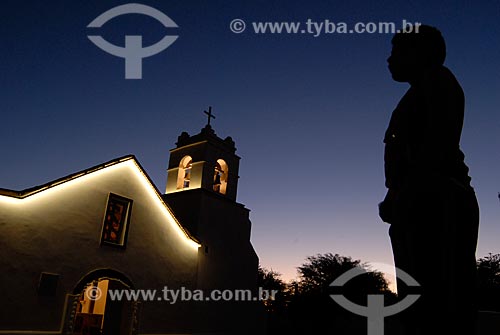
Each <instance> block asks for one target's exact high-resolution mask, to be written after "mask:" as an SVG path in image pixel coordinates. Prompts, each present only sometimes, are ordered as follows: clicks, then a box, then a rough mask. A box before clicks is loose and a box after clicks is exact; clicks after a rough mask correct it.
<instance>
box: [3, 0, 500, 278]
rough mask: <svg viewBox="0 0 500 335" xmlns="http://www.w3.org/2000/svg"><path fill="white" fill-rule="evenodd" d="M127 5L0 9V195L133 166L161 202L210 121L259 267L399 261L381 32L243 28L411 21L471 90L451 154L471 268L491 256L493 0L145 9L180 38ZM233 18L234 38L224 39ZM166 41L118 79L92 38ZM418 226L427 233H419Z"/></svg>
mask: <svg viewBox="0 0 500 335" xmlns="http://www.w3.org/2000/svg"><path fill="white" fill-rule="evenodd" d="M126 3H128V2H126V1H68V0H64V1H63V0H60V1H56V0H51V1H41V0H40V1H19V0H8V1H2V2H1V9H0V39H1V44H0V45H1V53H0V87H1V90H0V104H1V105H0V106H1V122H0V143H1V144H0V155H1V157H2V164H0V188H7V189H14V190H21V189H25V188H29V187H32V186H36V185H40V184H44V183H46V182H49V181H51V180H54V179H57V178H60V177H63V176H65V175H68V174H70V173H73V172H77V171H80V170H83V169H85V168H88V167H91V166H93V165H97V164H99V163H103V162H106V161H108V160H111V159H114V158H117V157H119V156H123V155H126V154H134V155H135V156H136V157H137V159H138V160H139V162H140V163H141V164H142V166H143V167H144V168H145V170H146V172H147V173H148V174H149V176H150V177H151V178H152V180H153V181H154V183H155V184H156V186H157V187H158V189H160V191H162V192H164V190H165V183H166V175H167V174H166V169H167V164H168V158H169V150H170V149H172V148H174V147H175V142H176V141H177V137H178V136H179V135H180V133H181V132H183V131H187V132H188V133H189V134H191V135H192V134H196V133H198V132H199V131H200V130H201V128H203V127H204V126H205V124H206V116H205V115H204V114H203V111H204V110H205V109H207V108H208V106H212V108H213V112H214V114H215V116H216V119H215V120H214V121H212V126H213V128H214V129H215V131H216V133H217V134H218V135H219V136H220V137H222V138H225V137H226V136H231V137H232V138H233V140H234V141H235V142H236V147H237V154H238V155H239V156H240V157H241V158H242V159H241V162H240V171H239V175H240V179H239V186H238V202H240V203H243V204H245V206H246V207H247V208H249V209H250V210H251V212H250V219H251V221H252V224H253V226H252V237H251V240H252V243H253V245H254V248H255V249H256V252H257V254H258V256H259V257H260V262H261V264H262V265H263V266H264V267H266V268H270V269H271V268H272V269H273V270H275V271H278V272H280V273H282V274H283V278H284V279H286V280H288V279H293V278H294V277H295V276H296V267H297V266H299V265H301V264H302V263H303V262H304V261H305V258H306V257H307V256H310V255H314V254H317V253H326V252H331V253H338V254H341V255H344V256H351V257H353V258H356V259H360V260H362V261H365V262H382V263H387V264H393V259H392V252H391V247H390V242H389V238H388V233H387V231H388V228H389V226H388V225H387V224H385V223H383V222H382V221H381V220H380V219H379V217H378V209H377V204H378V203H379V202H380V201H381V200H382V199H383V197H384V195H385V187H384V174H383V149H384V147H383V142H382V139H383V135H384V132H385V129H386V127H387V124H388V121H389V117H390V115H391V112H392V110H393V109H394V108H395V106H396V104H397V103H398V101H399V99H400V98H401V96H402V95H403V94H404V92H405V91H406V90H407V89H408V84H403V83H397V82H394V81H393V80H392V79H391V76H390V74H389V72H388V69H387V62H386V59H387V57H388V56H389V54H390V50H391V42H390V41H391V37H392V34H384V33H373V34H369V33H364V34H354V33H353V34H342V33H325V32H323V33H322V34H320V35H318V36H316V37H315V36H314V34H308V33H297V34H287V33H284V32H282V33H281V34H271V33H267V34H257V33H255V32H254V30H253V25H252V23H253V22H301V24H302V26H301V27H305V24H306V22H307V21H308V19H311V20H312V21H314V22H317V23H321V22H325V20H329V22H334V23H339V22H345V23H346V24H347V26H348V27H349V28H353V27H354V25H355V24H356V23H357V22H362V23H365V24H366V23H369V22H374V23H378V22H394V23H395V24H396V26H397V27H398V28H399V27H400V26H401V22H402V21H403V20H406V21H408V22H421V23H425V24H429V25H433V26H435V27H437V28H439V29H440V30H441V31H442V33H443V36H444V38H445V40H446V43H447V51H448V54H447V59H446V62H445V65H446V66H447V67H449V68H450V69H451V70H452V71H453V73H454V74H455V75H456V77H457V79H458V80H459V82H460V83H461V85H462V87H463V89H464V91H465V96H466V111H465V123H464V129H463V133H462V141H461V145H462V149H463V151H464V152H465V155H466V163H467V164H468V166H469V167H470V175H471V177H472V184H473V186H474V188H475V190H476V193H477V196H478V200H479V205H480V210H481V222H480V234H479V242H478V249H477V256H478V257H484V256H486V255H487V254H488V253H489V252H491V253H500V203H499V199H498V196H497V193H498V192H499V191H500V113H499V107H500V85H499V82H500V80H499V79H500V44H499V43H498V42H499V36H500V2H498V1H477V2H472V1H439V2H438V1H406V2H402V1H308V2H306V1H205V0H200V1H186V0H179V1H167V0H165V1H149V0H144V1H139V3H141V4H145V5H148V6H152V7H154V8H156V9H158V10H160V11H161V12H163V13H165V14H166V15H168V17H170V18H171V19H172V20H173V21H174V22H175V23H176V24H177V25H178V28H165V27H164V26H163V25H162V24H161V23H160V22H159V21H157V20H155V19H154V18H151V17H148V16H145V15H140V14H128V15H123V16H120V17H116V18H114V19H112V20H110V21H108V22H107V23H106V24H104V25H103V26H102V27H101V28H87V25H88V24H89V23H90V22H91V21H92V20H94V19H95V18H96V17H97V16H99V15H100V14H101V13H103V12H105V11H106V10H108V9H111V8H113V7H115V6H118V5H121V4H126ZM234 19H241V20H244V21H245V22H246V30H245V31H243V32H241V33H234V32H232V31H231V30H230V23H231V21H232V20H234ZM166 34H167V35H178V36H179V37H178V39H177V40H176V41H175V42H174V43H173V44H172V45H171V46H169V47H168V48H167V49H166V50H164V51H163V52H161V53H159V54H157V55H154V56H152V57H149V58H145V59H143V64H142V79H136V80H132V79H125V76H124V73H125V72H124V69H125V62H124V59H123V58H119V57H115V56H112V55H110V54H108V53H106V52H104V51H103V50H101V49H99V48H98V47H97V46H95V45H94V44H93V43H92V42H91V41H90V40H89V39H88V38H87V35H101V36H102V37H103V38H105V39H106V40H108V41H109V42H110V43H113V44H116V45H121V46H123V45H124V41H125V35H142V36H143V37H142V39H143V45H144V46H149V45H151V44H154V43H156V42H157V41H159V40H160V39H161V38H163V36H165V35H166ZM422 226H423V227H424V228H430V227H425V222H422Z"/></svg>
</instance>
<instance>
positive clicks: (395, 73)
mask: <svg viewBox="0 0 500 335" xmlns="http://www.w3.org/2000/svg"><path fill="white" fill-rule="evenodd" d="M445 58H446V44H445V42H444V39H443V36H442V35H441V32H440V31H439V30H437V29H436V28H434V27H431V26H426V25H419V26H414V27H413V29H411V30H409V29H406V30H404V31H401V32H398V33H397V34H396V35H394V37H393V38H392V52H391V55H390V56H389V58H388V59H387V62H388V63H389V70H390V71H391V74H392V78H393V79H394V80H396V81H400V82H411V81H413V80H415V79H416V78H417V77H418V75H419V74H421V73H422V72H423V71H425V70H427V69H431V68H436V67H439V66H441V65H443V63H444V60H445Z"/></svg>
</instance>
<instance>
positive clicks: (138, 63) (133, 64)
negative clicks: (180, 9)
mask: <svg viewBox="0 0 500 335" xmlns="http://www.w3.org/2000/svg"><path fill="white" fill-rule="evenodd" d="M124 14H143V15H147V16H150V17H152V18H155V19H156V20H158V21H159V22H160V23H161V24H163V25H164V26H165V27H166V28H178V26H177V24H176V23H175V22H174V21H173V20H172V19H171V18H169V17H168V16H167V15H165V14H164V13H162V12H160V11H159V10H157V9H155V8H153V7H149V6H146V5H141V4H136V3H130V4H126V5H121V6H117V7H114V8H111V9H110V10H107V11H106V12H104V13H102V14H101V15H99V16H98V17H96V18H95V19H94V20H93V21H92V22H90V24H89V25H88V26H87V28H100V27H102V25H104V24H105V23H106V22H108V21H109V20H111V19H112V18H115V17H117V16H120V15H124ZM87 37H88V38H89V39H90V40H91V41H92V43H94V44H95V45H97V46H98V47H99V48H101V49H102V50H104V51H106V52H107V53H109V54H111V55H113V56H117V57H121V58H125V79H142V59H143V58H146V57H151V56H153V55H156V54H157V53H160V52H162V51H163V50H165V49H166V48H168V47H169V46H170V45H171V44H172V43H174V42H175V40H176V39H177V37H179V36H172V35H166V36H164V37H163V38H162V39H161V40H160V41H158V42H157V43H155V44H153V45H150V46H147V47H144V48H143V47H142V36H140V35H125V47H121V46H118V45H114V44H111V43H109V42H108V41H106V40H105V39H104V38H102V37H101V36H99V35H89V36H87Z"/></svg>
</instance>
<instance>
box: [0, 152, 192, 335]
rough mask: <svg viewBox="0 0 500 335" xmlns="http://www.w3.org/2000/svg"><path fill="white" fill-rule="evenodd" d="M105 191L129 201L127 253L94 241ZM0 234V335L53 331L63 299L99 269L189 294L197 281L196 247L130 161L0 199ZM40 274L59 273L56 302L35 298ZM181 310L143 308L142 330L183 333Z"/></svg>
mask: <svg viewBox="0 0 500 335" xmlns="http://www.w3.org/2000/svg"><path fill="white" fill-rule="evenodd" d="M110 192H111V193H114V194H116V195H119V196H122V197H125V198H128V199H131V200H133V203H132V208H131V213H130V223H129V227H128V236H127V237H128V238H127V241H126V247H125V248H117V247H113V246H109V245H101V243H100V241H101V232H102V228H103V219H104V215H105V211H106V204H107V200H108V195H109V193H110ZM0 194H1V193H0ZM4 194H5V192H4ZM0 229H1V234H0V269H2V274H1V277H0V287H1V289H2V298H3V299H2V300H3V301H2V305H3V306H4V307H2V313H0V330H1V329H4V330H5V329H17V330H29V329H35V330H58V329H59V327H60V326H61V317H62V313H63V307H64V301H65V295H66V294H67V293H72V292H73V290H74V288H75V285H76V284H77V283H78V281H79V280H80V279H81V278H82V277H84V276H85V275H86V274H88V273H89V272H91V271H93V270H96V269H100V268H111V269H114V270H117V271H119V272H122V273H123V274H124V275H125V276H127V277H128V278H130V280H131V281H132V283H133V284H134V286H135V288H136V289H139V288H140V289H157V290H161V289H162V288H163V286H164V285H168V287H169V288H175V287H180V286H186V287H188V288H189V287H191V288H194V287H195V285H196V282H197V255H198V247H199V245H198V244H197V242H195V241H194V240H193V239H191V238H189V236H188V235H187V233H185V232H184V231H183V229H181V228H180V227H179V225H178V224H177V223H176V221H175V220H174V218H173V216H172V215H171V213H170V212H169V211H168V210H167V208H166V207H165V205H164V204H163V202H162V201H161V200H160V198H159V197H158V194H157V193H156V191H155V190H154V188H153V187H152V185H151V184H150V183H149V181H148V178H147V177H146V176H145V175H144V174H142V173H141V169H140V167H139V166H138V165H137V164H136V162H135V160H134V159H133V158H128V159H125V160H124V161H121V162H118V163H115V164H114V165H112V166H108V167H105V168H103V169H100V170H97V171H95V172H91V173H87V174H86V175H83V176H80V177H77V178H74V179H72V180H69V181H65V182H63V183H61V184H59V185H56V186H53V187H50V188H48V189H46V190H43V191H40V192H38V193H35V194H33V195H30V196H27V197H26V198H24V199H19V198H16V197H13V196H7V195H0ZM41 272H50V273H56V274H59V275H60V276H59V280H58V285H57V291H56V292H57V293H56V295H55V297H43V296H39V295H38V294H37V285H38V281H39V277H40V274H41ZM6 306H9V307H8V309H7V308H5V307H6ZM159 306H161V307H160V308H159ZM184 307H185V306H184ZM184 307H183V306H179V305H177V306H175V308H174V306H173V305H169V304H168V303H163V304H160V303H158V302H155V303H150V304H147V303H145V304H144V307H143V310H142V313H141V330H142V331H144V332H148V330H154V329H158V327H161V326H160V325H161V324H163V325H168V326H169V327H173V328H176V327H178V328H185V327H186V324H187V323H189V321H188V320H187V319H188V316H189V315H188V314H186V313H187V312H186V308H184Z"/></svg>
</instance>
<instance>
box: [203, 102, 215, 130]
mask: <svg viewBox="0 0 500 335" xmlns="http://www.w3.org/2000/svg"><path fill="white" fill-rule="evenodd" d="M203 113H205V114H207V115H208V122H207V125H208V126H210V119H215V116H214V115H213V114H212V106H209V107H208V112H207V111H203Z"/></svg>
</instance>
